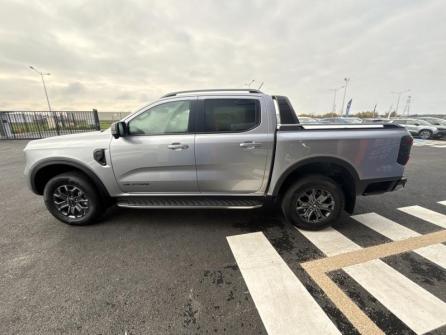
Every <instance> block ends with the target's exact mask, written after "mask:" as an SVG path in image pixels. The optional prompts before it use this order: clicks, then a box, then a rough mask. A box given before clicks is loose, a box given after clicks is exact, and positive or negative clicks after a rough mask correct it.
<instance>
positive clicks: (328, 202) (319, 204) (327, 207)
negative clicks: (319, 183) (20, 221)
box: [296, 188, 335, 224]
mask: <svg viewBox="0 0 446 335" xmlns="http://www.w3.org/2000/svg"><path fill="white" fill-rule="evenodd" d="M334 208H335V200H334V196H333V194H331V193H330V192H329V191H327V190H325V189H321V188H310V189H307V190H305V191H303V192H301V193H299V195H298V196H297V203H296V212H297V214H298V215H299V216H300V217H301V219H303V220H304V221H306V222H308V223H313V224H318V223H321V222H323V221H325V220H326V219H327V218H328V217H329V216H330V215H331V214H332V213H333V211H334Z"/></svg>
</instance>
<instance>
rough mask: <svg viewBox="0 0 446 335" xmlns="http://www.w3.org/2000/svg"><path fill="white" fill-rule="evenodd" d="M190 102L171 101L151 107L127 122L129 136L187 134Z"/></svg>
mask: <svg viewBox="0 0 446 335" xmlns="http://www.w3.org/2000/svg"><path fill="white" fill-rule="evenodd" d="M189 114H190V101H172V102H166V103H165V104H161V105H157V106H155V107H152V108H150V109H148V110H146V111H145V112H143V113H141V114H139V115H138V116H137V117H135V118H134V119H132V120H131V121H130V122H129V133H130V135H162V134H172V133H174V134H175V133H180V134H181V133H187V131H188V128H189Z"/></svg>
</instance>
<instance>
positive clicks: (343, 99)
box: [341, 78, 350, 116]
mask: <svg viewBox="0 0 446 335" xmlns="http://www.w3.org/2000/svg"><path fill="white" fill-rule="evenodd" d="M344 81H345V85H344V97H343V98H342V109H341V116H342V114H344V104H345V95H346V94H347V86H348V83H349V81H350V78H344Z"/></svg>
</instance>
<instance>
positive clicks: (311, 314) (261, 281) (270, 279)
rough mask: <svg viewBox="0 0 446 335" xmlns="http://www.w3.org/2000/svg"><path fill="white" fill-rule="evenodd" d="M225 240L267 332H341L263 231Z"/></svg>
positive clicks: (229, 237)
mask: <svg viewBox="0 0 446 335" xmlns="http://www.w3.org/2000/svg"><path fill="white" fill-rule="evenodd" d="M227 240H228V243H229V246H230V248H231V250H232V253H233V254H234V258H235V260H236V261H237V264H238V267H239V269H240V271H241V273H242V276H243V278H244V280H245V282H246V285H247V286H248V289H249V292H250V294H251V296H252V299H253V300H254V303H255V305H256V307H257V310H258V312H259V315H260V317H261V319H262V321H263V324H264V325H265V328H266V330H267V332H268V334H270V335H271V334H278V335H279V334H280V335H282V334H341V333H340V332H339V330H338V329H337V328H336V326H335V325H334V324H333V323H332V321H331V320H330V319H329V318H328V316H327V315H326V314H325V312H324V311H323V310H322V308H321V307H320V306H319V305H318V304H317V302H316V301H315V300H314V299H313V297H312V296H311V295H310V293H309V292H308V291H307V290H306V288H305V286H304V285H303V284H302V283H301V282H300V281H299V279H298V278H297V277H296V276H295V275H294V273H293V272H292V271H291V269H290V268H289V267H288V266H287V265H286V263H285V262H284V261H283V259H282V258H281V257H280V255H279V254H278V253H277V251H276V250H275V249H274V247H273V246H272V245H271V243H270V242H269V241H268V240H267V238H266V237H265V236H264V235H263V233H261V232H258V233H251V234H243V235H235V236H228V237H227Z"/></svg>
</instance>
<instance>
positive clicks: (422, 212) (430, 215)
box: [398, 206, 446, 228]
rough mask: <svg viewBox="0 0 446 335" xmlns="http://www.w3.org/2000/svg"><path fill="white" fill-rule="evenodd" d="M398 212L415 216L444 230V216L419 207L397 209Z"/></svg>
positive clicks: (445, 224)
mask: <svg viewBox="0 0 446 335" xmlns="http://www.w3.org/2000/svg"><path fill="white" fill-rule="evenodd" d="M398 210H400V211H402V212H404V213H407V214H410V215H413V216H416V217H417V218H419V219H422V220H424V221H427V222H430V223H433V224H434V225H437V226H440V227H442V228H446V215H444V214H441V213H438V212H434V211H431V210H430V209H427V208H424V207H420V206H408V207H402V208H398Z"/></svg>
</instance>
